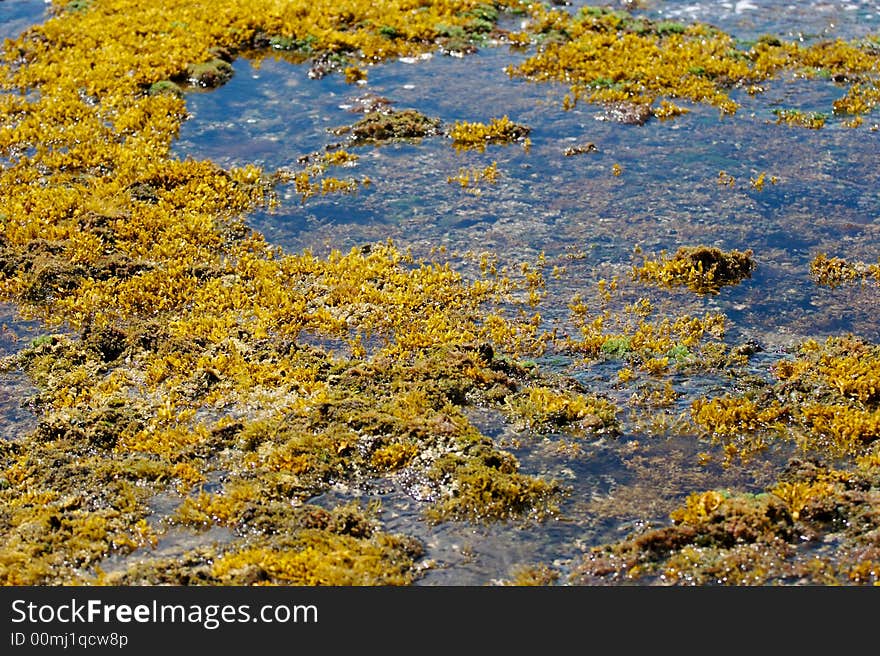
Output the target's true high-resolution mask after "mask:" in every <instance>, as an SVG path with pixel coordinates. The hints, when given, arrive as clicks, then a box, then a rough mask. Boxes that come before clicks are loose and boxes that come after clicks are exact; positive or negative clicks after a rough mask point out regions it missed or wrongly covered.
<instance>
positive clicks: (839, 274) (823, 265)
mask: <svg viewBox="0 0 880 656" xmlns="http://www.w3.org/2000/svg"><path fill="white" fill-rule="evenodd" d="M810 278H812V280H813V281H814V282H815V283H816V284H817V285H823V286H825V287H831V288H832V289H834V288H835V287H841V286H843V285H849V284H853V283H866V282H869V281H872V280H873V282H874V283H875V284H880V258H878V260H877V263H876V264H867V263H865V262H850V261H847V260H845V259H843V258H840V257H828V255H827V254H825V253H817V254H816V255H815V256H814V257H813V259H812V261H811V262H810Z"/></svg>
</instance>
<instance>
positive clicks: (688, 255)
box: [632, 246, 757, 294]
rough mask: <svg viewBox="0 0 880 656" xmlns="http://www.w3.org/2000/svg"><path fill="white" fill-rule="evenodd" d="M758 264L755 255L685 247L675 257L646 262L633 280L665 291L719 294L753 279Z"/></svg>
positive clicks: (639, 268) (638, 268)
mask: <svg viewBox="0 0 880 656" xmlns="http://www.w3.org/2000/svg"><path fill="white" fill-rule="evenodd" d="M756 266H757V264H756V263H755V260H754V258H753V257H752V251H751V250H748V251H738V250H731V251H722V250H721V249H720V248H715V247H710V246H681V247H679V248H678V250H676V251H675V253H673V254H672V255H671V256H670V255H668V254H667V253H665V252H664V253H661V254H660V258H659V259H658V260H654V259H650V258H645V261H644V262H643V264H642V265H641V266H639V267H634V268H633V272H632V274H633V277H634V278H635V279H638V280H643V281H647V282H653V283H655V284H658V285H660V286H663V287H678V286H684V287H687V288H688V289H690V290H691V291H694V292H697V293H698V294H707V293H709V294H717V293H718V291H719V289H720V288H721V287H723V286H726V285H736V284H738V283H739V282H741V281H742V280H745V279H746V278H751V276H752V272H753V271H754V270H755V268H756Z"/></svg>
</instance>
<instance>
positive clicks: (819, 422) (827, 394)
mask: <svg viewBox="0 0 880 656" xmlns="http://www.w3.org/2000/svg"><path fill="white" fill-rule="evenodd" d="M878 372H880V347H878V346H876V345H873V344H871V343H869V342H866V341H864V340H861V339H859V338H856V337H853V336H847V337H829V338H828V339H827V340H826V341H825V342H824V343H823V344H820V343H818V342H816V341H814V340H806V341H805V342H803V343H802V344H801V345H800V346H799V347H798V349H797V354H796V357H795V358H794V359H793V360H783V361H780V362H778V363H777V364H776V365H775V366H774V367H773V374H774V376H775V378H776V382H775V383H773V384H772V385H768V386H764V387H763V388H758V389H756V390H754V391H753V392H751V393H747V394H744V395H731V394H726V395H722V396H719V397H715V398H711V399H708V398H699V399H696V400H695V401H694V402H693V404H692V407H691V416H692V418H693V420H694V422H695V423H696V425H697V426H698V427H699V428H700V429H701V430H702V431H704V432H705V433H706V434H707V435H709V436H711V437H712V438H713V439H715V440H718V441H721V442H722V443H724V444H725V445H726V447H727V449H728V451H729V455H730V456H735V455H739V456H741V457H748V456H749V455H750V454H751V453H753V452H754V451H756V450H759V449H762V448H764V447H765V446H766V444H767V441H768V440H770V439H781V440H787V441H794V442H796V443H797V444H798V445H799V446H800V447H801V449H802V450H804V451H805V452H812V453H827V454H833V455H837V456H838V457H843V456H848V457H857V456H859V455H861V454H864V453H865V451H866V449H868V448H870V447H871V445H872V444H874V443H875V442H876V441H877V440H878V439H880V392H878V390H880V373H878ZM737 441H739V446H737V444H736V443H737Z"/></svg>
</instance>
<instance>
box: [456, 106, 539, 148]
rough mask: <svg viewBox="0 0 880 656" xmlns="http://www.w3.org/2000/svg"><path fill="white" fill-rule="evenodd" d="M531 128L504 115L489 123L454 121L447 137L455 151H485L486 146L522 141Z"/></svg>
mask: <svg viewBox="0 0 880 656" xmlns="http://www.w3.org/2000/svg"><path fill="white" fill-rule="evenodd" d="M530 131H531V128H529V127H528V126H526V125H521V124H519V123H515V122H514V121H511V120H510V118H509V117H508V116H507V115H506V114H505V115H504V116H502V117H501V118H493V119H491V120H490V121H489V123H479V122H475V123H471V122H468V121H456V122H455V124H454V125H453V126H452V128H451V129H450V130H449V137H450V138H451V139H452V145H453V146H454V147H455V149H456V150H479V151H481V152H482V151H483V150H485V149H486V146H487V145H488V144H510V143H514V142H516V141H523V140H525V139H526V138H527V137H528V134H529V132H530Z"/></svg>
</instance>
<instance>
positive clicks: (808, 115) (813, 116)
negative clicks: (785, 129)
mask: <svg viewBox="0 0 880 656" xmlns="http://www.w3.org/2000/svg"><path fill="white" fill-rule="evenodd" d="M773 113H774V114H775V115H776V123H777V125H778V124H784V125H795V126H798V127H802V128H809V129H811V130H818V129H819V128H821V127H822V126H823V125H825V122H826V121H827V120H828V115H827V114H823V113H822V112H804V111H801V110H800V109H774V110H773Z"/></svg>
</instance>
